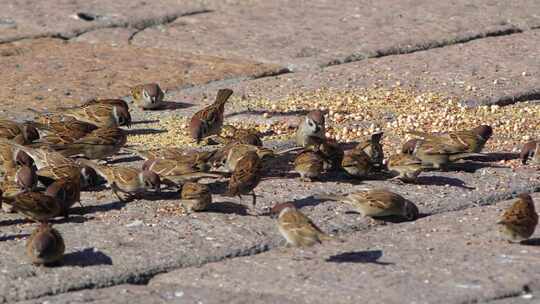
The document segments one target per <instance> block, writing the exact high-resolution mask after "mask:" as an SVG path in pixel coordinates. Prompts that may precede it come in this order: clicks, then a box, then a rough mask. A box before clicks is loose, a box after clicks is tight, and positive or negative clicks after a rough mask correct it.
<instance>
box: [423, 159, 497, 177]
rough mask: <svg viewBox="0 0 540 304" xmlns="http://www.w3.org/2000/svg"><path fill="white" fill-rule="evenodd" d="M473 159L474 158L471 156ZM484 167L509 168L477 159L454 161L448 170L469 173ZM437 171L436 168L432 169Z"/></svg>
mask: <svg viewBox="0 0 540 304" xmlns="http://www.w3.org/2000/svg"><path fill="white" fill-rule="evenodd" d="M471 159H472V158H471ZM483 168H508V167H506V166H497V165H494V164H491V163H485V162H476V161H474V162H473V161H466V162H462V163H452V164H450V165H449V166H448V171H454V172H456V171H457V172H460V171H461V172H467V173H474V172H476V171H477V170H480V169H483ZM432 171H436V170H432Z"/></svg>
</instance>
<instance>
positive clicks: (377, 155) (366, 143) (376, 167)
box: [354, 132, 384, 171]
mask: <svg viewBox="0 0 540 304" xmlns="http://www.w3.org/2000/svg"><path fill="white" fill-rule="evenodd" d="M382 136H383V132H378V133H374V134H372V135H371V136H370V137H369V138H368V139H365V140H363V141H361V142H360V143H358V145H356V147H355V148H354V150H356V151H359V150H362V151H363V152H364V153H366V155H367V156H369V159H370V162H371V170H372V171H380V170H381V169H382V167H383V160H384V152H383V147H382V144H381V139H382Z"/></svg>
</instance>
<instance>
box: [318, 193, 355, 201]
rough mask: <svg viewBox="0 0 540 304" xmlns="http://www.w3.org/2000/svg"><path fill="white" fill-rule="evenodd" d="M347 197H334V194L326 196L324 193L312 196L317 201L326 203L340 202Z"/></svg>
mask: <svg viewBox="0 0 540 304" xmlns="http://www.w3.org/2000/svg"><path fill="white" fill-rule="evenodd" d="M346 197H347V196H346V195H335V194H326V193H319V194H314V195H313V198H314V199H318V200H327V201H342V200H345V198H346Z"/></svg>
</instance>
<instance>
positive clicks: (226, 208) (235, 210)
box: [206, 202, 250, 215]
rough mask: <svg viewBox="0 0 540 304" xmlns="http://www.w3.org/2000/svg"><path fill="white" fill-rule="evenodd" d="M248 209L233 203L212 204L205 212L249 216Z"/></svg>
mask: <svg viewBox="0 0 540 304" xmlns="http://www.w3.org/2000/svg"><path fill="white" fill-rule="evenodd" d="M248 210H249V208H248V207H246V206H244V205H242V204H238V203H233V202H214V203H212V204H210V206H208V208H207V209H206V212H215V213H223V214H238V215H250V214H249V213H248Z"/></svg>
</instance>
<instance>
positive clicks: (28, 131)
mask: <svg viewBox="0 0 540 304" xmlns="http://www.w3.org/2000/svg"><path fill="white" fill-rule="evenodd" d="M0 138H5V139H10V140H13V141H14V142H16V143H18V144H21V145H26V144H29V143H31V142H33V141H34V140H36V139H39V133H38V131H37V129H36V128H34V127H33V126H32V125H30V124H27V123H22V124H21V123H17V122H14V121H11V120H7V119H0Z"/></svg>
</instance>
